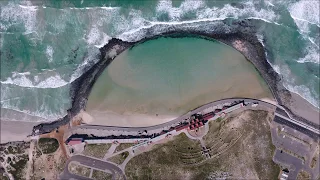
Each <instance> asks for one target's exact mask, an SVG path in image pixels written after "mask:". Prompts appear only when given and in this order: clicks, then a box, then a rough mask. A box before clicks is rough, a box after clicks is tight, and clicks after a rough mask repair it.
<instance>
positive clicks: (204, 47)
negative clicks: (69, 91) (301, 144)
mask: <svg viewBox="0 0 320 180" xmlns="http://www.w3.org/2000/svg"><path fill="white" fill-rule="evenodd" d="M143 45H144V46H143V47H140V46H137V49H133V50H132V51H129V52H128V51H125V52H124V53H122V54H121V55H119V56H118V57H117V58H116V59H115V60H114V61H113V62H112V63H111V64H110V65H109V66H108V67H107V69H106V70H105V71H104V72H103V73H102V74H101V76H100V78H99V79H98V80H97V82H96V83H95V85H94V87H93V89H92V92H91V94H90V96H89V98H88V103H87V109H86V111H87V112H88V113H89V114H90V115H91V116H92V119H93V121H91V122H89V124H96V125H99V124H102V125H113V126H150V125H156V124H160V123H164V122H167V121H170V120H172V119H174V118H175V117H178V116H180V115H182V114H185V113H186V112H188V111H190V110H192V109H195V108H197V107H199V106H202V105H203V104H207V103H209V102H212V101H216V100H220V99H224V98H233V97H244V98H256V99H261V98H269V99H273V98H272V95H271V92H270V91H269V89H268V87H267V85H266V84H265V83H264V81H263V79H262V78H261V77H260V75H259V73H258V72H257V70H256V69H255V68H254V66H253V65H252V64H251V63H249V62H248V61H247V60H246V59H245V57H244V56H243V55H242V54H240V53H239V52H238V51H236V50H234V49H233V48H231V47H229V46H226V45H224V44H222V43H219V42H212V41H208V40H204V39H196V38H186V39H173V38H171V39H170V38H168V39H158V40H156V41H155V42H151V43H149V44H143ZM158 47H166V48H168V49H170V50H158V52H156V53H152V54H148V53H146V54H144V52H146V51H147V50H148V49H159V48H158ZM177 47H179V48H177ZM195 47H197V48H195ZM172 49H173V50H172ZM186 51H191V52H188V53H186ZM179 52H180V53H179ZM157 53H158V54H157ZM164 54H166V55H164Z"/></svg>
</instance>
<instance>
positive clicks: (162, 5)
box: [117, 1, 280, 41]
mask: <svg viewBox="0 0 320 180" xmlns="http://www.w3.org/2000/svg"><path fill="white" fill-rule="evenodd" d="M243 5H244V6H245V8H243V9H240V8H237V7H233V6H231V5H229V4H226V5H225V6H223V7H222V8H220V9H219V8H217V7H208V6H206V5H205V4H204V3H203V2H202V1H184V2H183V3H182V4H181V5H180V7H173V5H172V2H171V1H159V3H158V5H157V7H156V12H157V15H158V16H160V15H161V14H163V13H167V14H168V16H169V18H170V21H169V22H159V21H150V20H144V19H139V17H141V16H142V15H139V14H136V16H137V18H135V19H134V20H135V21H136V22H138V23H136V24H140V26H137V27H136V28H135V27H133V26H131V25H130V24H128V23H127V22H126V21H124V23H120V24H119V26H117V28H118V29H117V30H118V32H123V33H121V34H119V35H118V36H117V37H118V38H120V39H122V40H125V41H137V40H140V39H142V38H144V36H143V34H139V33H142V30H143V29H149V28H152V27H155V26H157V25H164V26H162V27H159V28H158V29H157V30H153V31H152V32H153V35H156V34H160V33H162V32H165V31H166V29H168V28H169V26H175V28H177V27H176V26H177V25H188V24H193V23H195V24H196V23H202V22H212V21H216V20H224V19H226V18H235V19H238V18H245V19H259V20H262V21H265V22H268V23H275V24H277V25H280V24H279V23H277V22H276V20H277V19H278V16H277V15H276V14H275V13H274V12H273V11H272V10H265V9H260V10H257V9H255V7H254V4H253V3H252V2H246V3H244V4H243ZM189 12H195V13H196V18H194V19H189V20H183V21H181V18H182V17H183V16H184V15H185V14H186V13H189ZM122 19H125V18H122ZM165 25H167V26H165ZM123 26H124V27H125V28H124V27H123ZM119 27H121V28H119ZM128 27H129V28H128ZM124 30H125V31H124ZM137 33H138V34H137ZM134 38H137V39H134Z"/></svg>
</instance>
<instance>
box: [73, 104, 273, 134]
mask: <svg viewBox="0 0 320 180" xmlns="http://www.w3.org/2000/svg"><path fill="white" fill-rule="evenodd" d="M236 102H244V103H245V104H250V103H259V105H261V106H264V107H267V108H270V109H274V108H275V105H273V104H270V103H268V102H265V101H261V100H257V99H247V98H229V99H222V100H218V101H214V102H211V103H208V104H205V105H203V106H201V107H199V108H197V109H194V110H192V111H189V112H188V113H186V114H184V115H182V116H180V117H178V118H176V119H173V120H171V121H168V122H166V123H163V124H158V125H155V126H148V127H117V126H101V125H89V124H85V125H81V126H76V127H73V128H71V129H70V132H72V131H74V130H76V129H84V130H89V129H97V130H109V131H113V132H115V131H120V132H143V131H145V130H146V131H148V132H149V131H154V130H156V131H157V130H165V129H168V128H170V127H173V126H175V125H178V124H179V123H180V122H183V121H185V120H186V119H188V118H189V117H190V116H191V115H192V114H196V113H199V112H201V111H203V110H205V109H207V108H210V107H212V106H217V105H221V104H233V103H236Z"/></svg>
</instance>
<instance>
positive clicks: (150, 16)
mask: <svg viewBox="0 0 320 180" xmlns="http://www.w3.org/2000/svg"><path fill="white" fill-rule="evenodd" d="M0 5H1V10H0V11H1V15H0V17H1V18H0V33H1V34H3V37H4V38H3V39H1V40H0V41H1V50H2V49H3V48H4V47H5V46H7V45H6V43H5V42H6V41H8V40H11V39H10V37H14V38H16V35H17V34H19V33H21V34H22V36H24V37H25V38H26V39H27V40H28V43H29V44H31V46H30V47H29V48H33V51H41V53H39V54H37V56H36V57H32V58H38V61H37V63H38V64H37V65H35V66H39V67H40V68H39V69H41V70H39V69H38V70H37V69H32V68H34V67H33V66H31V68H29V66H28V68H26V70H25V67H24V68H18V66H20V65H19V64H17V65H16V66H17V68H15V69H13V70H12V71H11V72H14V73H11V72H10V73H7V74H10V75H3V74H1V81H0V83H1V85H7V86H12V85H13V86H18V87H23V88H34V89H35V91H36V90H37V89H59V88H61V87H65V86H67V85H69V84H70V83H71V82H73V81H74V80H76V79H77V78H78V77H80V76H81V75H82V74H83V73H84V72H85V71H87V70H88V68H90V67H92V66H93V65H94V64H95V63H96V62H97V61H98V60H99V59H98V54H99V48H101V47H103V46H104V45H105V44H107V43H108V42H109V40H110V39H111V38H113V37H116V38H119V39H122V40H124V41H131V42H133V41H137V40H141V39H142V38H145V37H151V36H154V35H157V34H160V33H164V32H167V31H170V30H173V29H174V30H199V31H204V32H210V31H216V30H217V27H219V26H225V24H223V23H221V22H219V20H227V19H255V20H258V21H262V22H263V23H268V24H276V25H278V26H287V25H286V24H285V23H286V22H284V21H282V20H281V18H282V17H281V16H282V14H280V13H279V12H280V11H279V9H278V8H281V7H282V6H284V7H283V9H282V11H283V10H284V9H286V10H287V12H288V13H289V14H290V16H291V17H292V19H293V21H292V22H294V23H295V25H296V26H297V31H299V33H300V34H301V35H302V37H303V38H302V39H303V40H301V41H303V44H304V48H303V49H304V51H303V54H299V56H297V58H296V59H295V60H294V61H296V62H298V63H300V64H303V63H310V62H311V63H315V64H319V46H318V44H319V41H320V40H319V32H318V29H319V28H320V21H319V17H320V14H319V5H320V4H319V1H298V2H294V3H288V2H275V1H265V2H260V3H257V2H255V1H244V2H237V3H230V4H222V5H210V3H208V2H205V1H200V0H199V1H192V0H185V1H183V2H182V3H181V4H179V5H176V4H175V3H173V2H172V1H168V0H160V1H159V2H157V3H156V5H152V6H150V7H144V8H134V7H135V6H134V7H131V8H126V7H122V6H121V5H115V6H108V4H107V5H103V6H102V7H99V6H98V5H92V6H90V7H78V6H77V7H62V8H61V7H54V6H53V5H50V3H49V4H48V3H47V4H37V5H34V4H33V2H29V1H23V2H21V3H18V4H16V3H15V2H11V1H10V2H7V3H3V2H0ZM287 7H288V8H287ZM44 14H50V17H46V16H44ZM288 26H289V25H288ZM289 27H290V26H289ZM317 28H318V29H317ZM224 29H227V28H224ZM228 30H230V29H227V31H228ZM230 31H231V30H230ZM69 32H72V33H69ZM315 33H318V34H316V35H314V34H315ZM14 38H13V39H14ZM64 38H65V39H67V40H64ZM259 40H260V42H262V43H263V41H262V40H263V36H259ZM59 41H62V42H61V43H60V42H59ZM39 44H40V45H39ZM41 44H43V46H44V47H41ZM79 47H85V48H83V49H81V48H79ZM77 49H79V50H77ZM293 50H294V49H293ZM66 51H68V52H66ZM69 51H72V53H70V52H69ZM61 54H62V55H63V56H62V55H61ZM80 56H81V57H80ZM32 58H31V57H29V59H32ZM72 58H73V59H72ZM17 59H19V58H17ZM29 59H27V60H26V61H29ZM74 59H75V60H74ZM44 62H46V63H44ZM42 63H43V64H44V65H42ZM269 63H270V64H271V66H272V67H273V68H274V69H275V71H276V72H277V73H279V74H281V75H282V76H283V77H285V78H288V79H291V78H292V76H294V75H293V74H291V73H292V72H290V68H288V69H289V72H290V73H287V74H285V73H286V72H283V71H284V70H283V69H284V68H283V66H284V65H283V64H281V63H280V64H279V63H274V62H273V61H271V62H270V61H269ZM25 66H27V65H25ZM42 69H47V70H46V71H43V70H42ZM1 70H2V69H1ZM22 72H25V73H22ZM284 85H285V87H286V88H288V90H290V91H293V92H296V93H298V94H299V95H301V96H302V97H304V98H305V99H307V100H308V101H309V102H311V103H312V104H313V105H315V106H317V107H319V104H317V103H316V102H317V100H318V99H319V96H317V93H318V92H312V91H311V90H310V89H311V88H312V87H310V86H311V85H310V84H306V85H301V84H299V85H298V84H296V82H294V81H290V82H289V81H288V82H286V83H285V84H284ZM57 98H59V97H57ZM1 105H2V104H1ZM7 105H8V104H7ZM48 106H49V105H48ZM7 107H8V108H12V109H14V108H15V107H16V106H15V105H14V104H11V105H10V106H9V105H8V106H7ZM47 108H49V107H47ZM16 109H18V110H21V109H20V108H16ZM42 109H43V108H42ZM59 111H60V110H59ZM35 112H37V113H38V114H39V115H41V116H45V114H41V107H39V108H38V110H37V111H35ZM26 113H31V114H32V112H31V111H30V112H26ZM46 113H49V112H46ZM59 113H60V114H64V113H61V112H59ZM59 113H57V114H59Z"/></svg>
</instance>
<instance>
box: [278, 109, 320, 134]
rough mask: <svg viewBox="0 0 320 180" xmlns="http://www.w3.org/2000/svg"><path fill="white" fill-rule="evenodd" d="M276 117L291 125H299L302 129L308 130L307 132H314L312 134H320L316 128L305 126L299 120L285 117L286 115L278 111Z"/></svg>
mask: <svg viewBox="0 0 320 180" xmlns="http://www.w3.org/2000/svg"><path fill="white" fill-rule="evenodd" d="M275 115H276V116H279V117H280V118H282V119H285V120H287V121H290V122H291V123H294V124H296V125H298V126H300V127H302V128H305V129H307V130H309V131H312V132H314V133H316V134H320V131H319V129H316V128H314V127H312V126H310V125H308V124H305V123H303V122H300V121H297V120H295V119H291V118H289V117H288V116H284V115H282V114H279V113H278V111H276V113H275Z"/></svg>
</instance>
